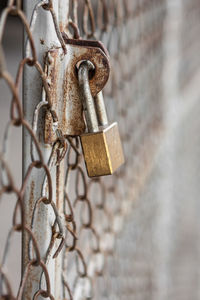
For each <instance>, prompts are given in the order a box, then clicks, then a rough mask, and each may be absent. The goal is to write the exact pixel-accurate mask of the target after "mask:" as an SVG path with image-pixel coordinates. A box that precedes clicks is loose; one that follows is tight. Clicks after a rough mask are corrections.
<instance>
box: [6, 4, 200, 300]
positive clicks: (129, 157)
mask: <svg viewBox="0 0 200 300" xmlns="http://www.w3.org/2000/svg"><path fill="white" fill-rule="evenodd" d="M1 5H2V12H1V19H0V46H1V48H0V75H1V79H2V80H1V86H0V87H1V90H2V93H1V108H2V109H1V113H0V115H1V118H0V125H1V126H0V133H1V152H0V162H1V164H0V170H1V172H0V175H1V176H0V179H1V187H0V197H1V198H0V207H1V208H0V216H1V218H0V224H1V230H0V244H1V249H0V297H1V299H21V298H24V299H36V298H40V299H41V298H51V299H74V300H79V299H110V300H115V299H120V300H121V299H130V300H132V299H134V300H135V299H138V300H139V299H148V300H149V299H154V300H155V299H156V300H157V299H158V300H161V299H192V300H195V299H199V287H198V286H199V268H198V262H199V253H200V252H199V242H198V239H199V233H198V232H199V230H198V229H199V221H198V208H199V204H198V195H199V184H198V179H199V169H198V156H199V146H200V140H199V137H198V131H199V125H200V124H199V121H198V115H199V113H198V112H199V109H200V107H199V104H198V100H199V96H200V92H199V89H198V82H199V76H200V75H199V66H200V57H199V51H200V42H199V40H198V38H197V37H198V36H199V34H200V21H199V13H200V4H199V1H198V0H190V1H189V2H188V1H186V0H185V1H184V0H171V1H164V0H162V1H161V0H148V1H146V0H136V1H132V0H109V1H105V0H99V1H92V0H81V1H80V0H79V1H78V0H60V1H56V0H42V1H38V0H37V1H36V0H33V1H23V3H22V2H21V1H20V0H18V1H14V0H10V1H8V2H6V3H5V4H3V3H2V4H1ZM186 20H187V22H186ZM22 30H23V37H22ZM67 39H70V40H72V39H73V41H74V40H75V42H74V43H76V44H77V43H79V42H80V41H83V40H100V41H102V43H103V44H104V46H105V48H106V49H108V51H109V55H110V58H109V60H110V64H111V72H110V76H109V80H108V82H107V84H106V86H105V88H104V89H103V92H104V99H105V105H106V107H107V110H108V116H109V121H110V122H112V121H116V120H117V121H118V123H119V129H120V134H121V139H122V143H123V148H124V154H125V164H124V166H123V167H121V168H120V169H119V170H118V171H117V172H116V173H114V175H112V176H108V177H101V178H94V179H89V178H88V176H87V173H86V169H85V164H84V159H83V155H82V150H81V145H80V140H79V137H77V136H74V134H72V133H71V134H70V133H69V132H68V133H67V134H65V133H64V131H62V128H59V130H58V122H57V121H58V120H57V116H56V114H55V107H57V106H59V105H61V104H60V103H57V102H59V101H58V100H57V99H59V93H60V92H59V91H61V90H64V88H65V86H64V84H63V82H64V80H63V78H64V77H65V76H66V78H67V79H66V80H68V81H70V76H71V75H70V74H69V72H68V71H67V72H66V70H67V67H66V65H67V63H68V64H69V63H70V62H71V60H73V55H72V54H71V52H70V51H71V50H70V44H69V42H68V43H67V42H66V40H67ZM77 41H78V42H77ZM22 45H23V46H22ZM22 48H23V56H22V55H21V54H20V51H21V50H22ZM66 57H67V59H68V61H67V63H66V65H65V63H64V62H65V61H66ZM65 84H66V82H65ZM70 88H71V90H72V91H71V93H72V94H73V88H74V87H73V83H71V81H70V84H69V89H70ZM63 93H64V92H63ZM67 95H68V96H69V94H67ZM70 95H71V94H70ZM10 98H11V100H9V99H10ZM69 100H70V99H69V97H67V101H66V107H65V109H66V112H67V114H68V117H69V119H70V120H73V121H74V120H75V122H72V123H70V124H72V125H70V126H72V127H71V128H72V129H71V130H72V131H73V130H76V129H77V126H78V125H77V124H78V123H79V121H80V120H79V119H78V118H77V111H76V110H75V109H74V108H73V103H72V102H70V101H69ZM56 101H57V102H56ZM55 102H56V104H55ZM67 121H68V120H66V122H67ZM63 126H64V125H63ZM67 128H68V127H67ZM21 132H22V133H21ZM21 144H22V149H21ZM21 157H22V158H21ZM22 165H23V174H21V166H22Z"/></svg>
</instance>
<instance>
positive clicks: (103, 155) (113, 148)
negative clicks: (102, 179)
mask: <svg viewBox="0 0 200 300" xmlns="http://www.w3.org/2000/svg"><path fill="white" fill-rule="evenodd" d="M80 138H81V144H82V149H83V153H84V158H85V164H86V168H87V173H88V176H89V177H96V176H104V175H111V174H113V173H114V172H115V170H116V169H117V168H118V167H120V166H121V165H122V164H123V163H124V155H123V150H122V145H121V140H120V135H119V130H118V125H117V123H112V124H111V125H109V126H107V127H106V128H104V129H102V130H101V129H100V130H99V131H98V132H93V133H86V134H83V135H81V137H80Z"/></svg>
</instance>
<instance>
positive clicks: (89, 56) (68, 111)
mask: <svg viewBox="0 0 200 300" xmlns="http://www.w3.org/2000/svg"><path fill="white" fill-rule="evenodd" d="M63 38H64V41H65V43H66V52H67V53H66V54H65V55H63V51H62V49H61V48H58V49H51V50H49V51H48V52H47V53H46V56H45V72H46V76H47V80H48V84H49V89H50V93H51V97H52V103H53V105H52V110H54V111H55V112H56V114H57V117H58V124H57V126H58V129H59V130H61V132H62V134H63V135H64V136H67V135H69V136H76V135H80V134H82V133H84V132H85V122H84V118H83V106H82V103H83V101H82V99H81V94H80V88H79V85H78V71H77V70H78V64H79V63H80V62H81V61H84V60H90V61H91V62H92V64H93V65H94V68H95V72H94V73H93V76H92V78H91V80H90V81H89V85H90V90H91V94H92V96H93V97H95V96H97V94H98V93H99V92H100V91H101V90H102V88H103V87H104V86H105V84H106V82H107V80H108V77H109V72H110V66H109V59H108V53H107V51H106V49H105V48H104V47H103V45H102V44H101V42H98V41H87V40H73V39H68V38H67V37H66V35H65V34H64V33H63ZM56 138H57V137H56V134H55V126H54V124H53V119H52V115H51V113H50V112H49V111H47V112H46V116H45V133H44V140H45V143H48V144H52V143H53V142H55V141H56Z"/></svg>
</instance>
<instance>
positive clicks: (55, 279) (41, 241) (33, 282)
mask: <svg viewBox="0 0 200 300" xmlns="http://www.w3.org/2000/svg"><path fill="white" fill-rule="evenodd" d="M41 3H43V4H44V3H45V1H41V2H39V4H38V0H33V1H24V3H23V4H24V11H25V14H26V16H27V18H28V20H29V22H31V20H32V24H31V31H32V34H33V40H34V45H35V49H36V54H37V60H38V61H39V62H40V64H41V65H42V66H43V57H44V54H45V52H46V51H47V50H48V49H49V48H50V47H52V46H59V45H60V44H59V40H58V37H57V34H56V31H55V26H54V23H53V18H52V15H51V13H50V12H49V10H45V9H44V8H43V7H42V5H41ZM46 3H48V1H46ZM52 3H53V9H54V12H55V14H56V16H57V20H58V24H59V26H60V30H63V29H64V26H65V25H66V20H67V12H68V0H67V1H66V0H61V1H52ZM24 44H25V46H24V47H25V48H24V56H27V54H28V56H31V53H30V49H29V45H28V44H27V43H26V36H25V43H24ZM33 83H34V84H33ZM40 101H42V80H41V76H40V74H39V73H38V71H37V70H36V68H35V67H29V66H26V68H25V70H24V90H23V106H24V114H25V119H26V120H27V121H28V122H29V124H32V122H33V115H34V111H35V108H36V106H37V104H38V103H39V102H40ZM43 123H44V110H43V109H41V110H40V113H39V116H38V124H37V128H38V130H37V137H38V141H39V146H40V149H41V151H42V154H43V158H44V162H45V163H46V164H48V160H49V157H50V155H51V153H52V146H51V145H47V144H44V142H43V138H41V137H42V136H43V133H44V124H43ZM35 159H37V157H36V158H35ZM30 163H31V138H30V135H29V134H28V132H27V130H26V129H24V131H23V176H25V174H26V172H27V169H28V167H29V165H30ZM63 177H64V166H63V163H61V164H60V166H59V167H56V166H53V167H52V168H51V178H52V186H53V201H54V203H55V204H56V207H57V210H58V212H59V215H61V217H62V210H63V190H64V189H63V185H64V178H63ZM44 180H45V173H44V170H42V169H40V170H39V169H37V168H33V170H32V172H31V175H30V177H29V182H28V185H27V187H26V192H25V197H24V213H25V225H26V226H27V227H28V228H30V229H31V230H32V232H33V233H34V236H35V238H36V240H37V243H38V246H39V251H40V255H41V260H42V261H43V262H44V263H45V264H46V266H47V270H48V272H49V274H50V286H51V294H52V295H54V297H55V299H62V298H63V297H62V282H61V280H62V278H61V276H62V274H61V272H62V255H59V256H58V257H57V258H56V259H53V258H52V256H53V254H54V253H55V250H56V248H57V247H58V245H59V242H60V241H59V240H58V241H57V242H56V243H55V246H54V247H53V249H52V251H51V253H50V255H49V257H48V259H47V261H46V258H47V251H48V247H49V243H50V240H51V237H52V226H53V223H54V220H55V215H54V212H53V209H52V206H51V205H45V204H44V203H41V204H40V205H38V206H37V208H36V209H35V216H34V222H33V218H32V215H33V210H34V207H35V204H36V201H37V200H38V199H39V198H40V197H41V191H42V188H43V183H44ZM43 189H44V188H43ZM31 223H32V224H31ZM31 247H32V245H31V246H30V241H29V237H28V234H27V233H26V232H24V233H23V238H22V268H23V270H25V268H26V266H27V263H28V261H29V260H30V256H31V258H33V257H32V256H33V251H31V249H32V248H31ZM41 274H42V269H41V267H34V268H31V270H30V273H29V276H28V279H27V282H26V285H25V289H24V299H32V297H33V295H34V294H35V293H36V291H38V290H39V289H40V288H41V289H44V290H45V289H46V284H45V280H44V276H42V280H41ZM40 283H41V286H40Z"/></svg>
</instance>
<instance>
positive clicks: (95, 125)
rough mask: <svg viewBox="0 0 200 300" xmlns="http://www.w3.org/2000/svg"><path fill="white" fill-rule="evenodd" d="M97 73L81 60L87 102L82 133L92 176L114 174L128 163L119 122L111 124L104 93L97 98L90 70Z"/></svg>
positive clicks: (86, 159)
mask: <svg viewBox="0 0 200 300" xmlns="http://www.w3.org/2000/svg"><path fill="white" fill-rule="evenodd" d="M92 70H93V72H95V70H94V66H93V64H92V63H91V62H90V61H83V62H81V64H80V66H79V68H78V80H79V87H80V90H81V96H82V101H83V111H84V114H85V120H86V125H87V133H84V134H82V135H81V136H80V139H81V144H82V149H83V154H84V159H85V164H86V168H87V173H88V176H89V177H96V176H104V175H111V174H113V173H114V171H115V170H116V169H118V168H119V167H120V166H121V165H122V164H123V163H124V155H123V150H122V145H121V140H120V135H119V130H118V125H117V123H116V122H115V123H112V124H111V125H109V124H108V119H107V114H106V109H105V105H104V100H103V96H102V93H101V92H100V93H99V94H98V95H97V97H96V99H93V97H92V94H91V91H90V85H89V72H91V71H92Z"/></svg>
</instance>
